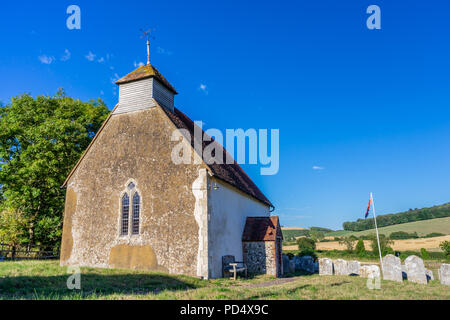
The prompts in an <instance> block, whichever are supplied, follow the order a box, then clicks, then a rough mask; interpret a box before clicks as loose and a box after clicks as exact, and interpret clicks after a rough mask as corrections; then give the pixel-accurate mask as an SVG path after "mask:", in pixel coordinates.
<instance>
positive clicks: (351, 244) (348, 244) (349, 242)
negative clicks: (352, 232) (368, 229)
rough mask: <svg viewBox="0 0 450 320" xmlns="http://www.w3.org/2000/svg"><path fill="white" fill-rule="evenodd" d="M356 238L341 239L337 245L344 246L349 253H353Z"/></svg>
mask: <svg viewBox="0 0 450 320" xmlns="http://www.w3.org/2000/svg"><path fill="white" fill-rule="evenodd" d="M355 242H356V238H355V237H343V238H342V239H341V240H339V244H341V245H345V246H346V247H347V251H348V252H349V253H351V252H353V247H354V246H355Z"/></svg>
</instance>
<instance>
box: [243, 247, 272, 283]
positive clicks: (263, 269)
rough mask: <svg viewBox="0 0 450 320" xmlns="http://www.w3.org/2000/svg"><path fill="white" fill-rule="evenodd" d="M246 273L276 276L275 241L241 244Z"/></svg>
mask: <svg viewBox="0 0 450 320" xmlns="http://www.w3.org/2000/svg"><path fill="white" fill-rule="evenodd" d="M243 250H244V261H245V262H246V263H247V267H248V272H250V273H255V274H270V275H273V276H277V262H276V248H275V241H251V242H243Z"/></svg>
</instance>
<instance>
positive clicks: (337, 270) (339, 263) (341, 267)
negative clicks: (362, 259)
mask: <svg viewBox="0 0 450 320" xmlns="http://www.w3.org/2000/svg"><path fill="white" fill-rule="evenodd" d="M333 265H334V274H335V275H338V276H348V275H349V272H348V262H347V261H346V260H344V259H336V260H334V262H333Z"/></svg>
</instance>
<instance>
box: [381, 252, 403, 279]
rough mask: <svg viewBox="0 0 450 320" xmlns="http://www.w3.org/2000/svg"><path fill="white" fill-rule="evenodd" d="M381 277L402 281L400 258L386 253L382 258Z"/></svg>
mask: <svg viewBox="0 0 450 320" xmlns="http://www.w3.org/2000/svg"><path fill="white" fill-rule="evenodd" d="M382 261H383V279H384V280H391V281H398V282H402V281H403V275H402V262H401V260H400V258H398V257H396V256H394V255H392V254H388V255H387V256H385V257H384V258H383V260H382Z"/></svg>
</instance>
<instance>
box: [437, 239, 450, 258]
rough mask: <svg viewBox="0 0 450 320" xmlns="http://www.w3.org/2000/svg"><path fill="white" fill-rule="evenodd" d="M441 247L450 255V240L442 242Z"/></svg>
mask: <svg viewBox="0 0 450 320" xmlns="http://www.w3.org/2000/svg"><path fill="white" fill-rule="evenodd" d="M439 247H440V248H441V249H442V251H444V253H445V255H446V256H450V241H443V242H441V243H440V244H439Z"/></svg>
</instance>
